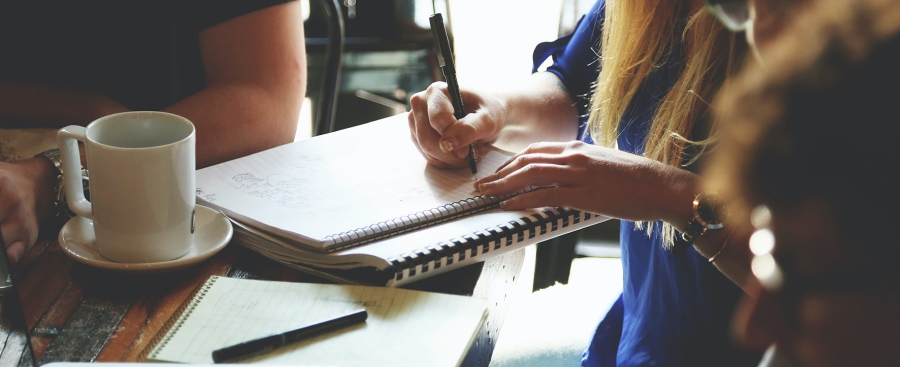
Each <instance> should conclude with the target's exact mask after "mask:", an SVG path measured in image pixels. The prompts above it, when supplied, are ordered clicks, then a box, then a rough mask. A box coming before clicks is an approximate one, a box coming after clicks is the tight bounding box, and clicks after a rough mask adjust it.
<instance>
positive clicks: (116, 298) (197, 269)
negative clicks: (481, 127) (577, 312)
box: [0, 227, 525, 366]
mask: <svg viewBox="0 0 900 367" xmlns="http://www.w3.org/2000/svg"><path fill="white" fill-rule="evenodd" d="M58 231H59V228H58V227H56V228H54V229H51V230H47V231H45V233H43V234H42V237H43V238H45V239H44V240H42V241H38V244H37V245H36V246H35V247H33V248H32V249H31V250H30V251H29V252H28V253H27V254H26V255H25V256H24V258H23V259H22V261H20V263H19V264H18V265H17V266H16V267H15V269H13V272H14V274H16V275H17V279H20V285H19V287H18V288H19V290H18V294H19V295H20V298H21V302H22V307H23V309H24V311H25V312H24V314H25V321H26V323H27V325H28V328H29V330H30V331H31V344H32V346H33V349H34V354H35V358H37V359H38V364H44V363H49V362H55V361H91V362H93V361H96V362H115V361H142V360H143V359H144V356H146V354H147V352H148V350H147V349H148V348H147V345H148V343H149V342H150V340H151V339H153V337H154V336H155V335H156V334H157V333H158V332H159V331H160V328H161V327H162V326H163V324H165V323H166V321H167V320H168V319H169V318H170V317H172V314H173V313H174V312H175V310H176V309H177V308H178V307H179V306H180V305H181V304H182V303H183V302H185V300H186V299H187V297H188V296H189V295H190V294H191V292H192V291H193V290H194V289H195V288H196V287H197V286H198V285H200V284H202V283H203V282H205V281H206V279H207V278H209V277H210V276H212V275H220V276H228V277H234V278H251V279H266V280H282V281H291V282H314V283H329V281H327V280H324V279H321V278H318V277H315V276H311V275H308V274H304V273H301V272H299V271H296V270H293V269H290V268H287V267H285V266H283V265H281V264H279V263H276V262H274V261H272V260H269V259H267V258H265V257H263V256H261V255H258V254H256V253H254V252H252V251H249V250H247V249H245V248H243V247H241V246H239V245H237V244H234V243H232V244H229V245H228V246H227V247H226V248H225V249H224V250H223V251H222V252H220V253H219V254H217V255H215V256H214V257H212V258H211V259H209V260H207V261H206V262H204V263H202V264H199V265H197V266H194V267H192V268H188V269H183V270H178V271H174V272H170V273H163V274H144V275H141V274H125V273H114V272H109V271H106V270H101V269H95V268H91V267H89V266H86V265H83V264H80V263H77V262H75V261H73V260H72V259H71V258H69V257H68V256H67V255H66V254H65V253H63V251H62V250H61V249H60V247H59V244H58V243H57V241H56V239H55V237H56V234H57V233H58ZM524 258H525V255H524V249H520V250H516V251H513V252H510V253H507V254H504V255H501V256H496V257H493V258H491V259H488V260H487V261H486V262H485V263H481V264H475V265H471V266H468V267H465V268H460V269H457V270H454V271H451V272H448V273H445V274H441V275H438V276H434V277H432V278H428V279H425V280H423V281H420V282H418V283H414V284H412V285H410V286H408V287H407V288H409V289H416V290H424V291H433V292H441V293H450V294H459V295H471V296H474V297H481V298H486V299H487V300H488V301H489V306H488V311H489V316H488V319H487V321H486V323H485V325H484V327H483V328H482V330H480V331H479V334H478V337H477V338H476V340H475V344H474V345H473V346H472V348H471V349H470V351H469V353H468V355H467V356H466V358H465V360H464V362H463V366H487V365H488V364H489V363H490V360H491V354H492V352H493V350H494V345H495V344H496V337H497V335H498V334H499V332H500V327H501V326H502V325H503V317H504V315H505V312H506V308H507V306H508V302H509V299H510V297H507V294H508V293H509V292H511V291H512V289H513V288H514V287H515V283H516V281H517V276H518V274H519V271H520V270H521V267H522V262H523V261H524ZM4 307H5V308H7V309H8V307H6V305H4ZM3 314H4V316H2V317H0V366H13V365H16V364H17V363H18V364H19V365H22V366H29V364H28V362H29V361H27V360H20V358H22V356H23V355H25V356H27V353H26V354H23V351H24V346H25V344H24V342H25V336H24V333H23V332H22V331H21V330H15V328H11V325H12V324H11V320H10V319H9V318H8V317H7V316H6V314H7V312H4V313H3Z"/></svg>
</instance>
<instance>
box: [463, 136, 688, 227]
mask: <svg viewBox="0 0 900 367" xmlns="http://www.w3.org/2000/svg"><path fill="white" fill-rule="evenodd" d="M696 180H698V178H697V176H696V175H694V174H692V173H690V172H687V171H685V170H682V169H678V168H674V167H672V166H668V165H665V164H662V163H660V162H657V161H653V160H650V159H648V158H644V157H641V156H637V155H634V154H630V153H626V152H622V151H619V150H615V149H610V148H605V147H600V146H596V145H590V144H586V143H583V142H580V141H574V142H569V143H536V144H532V145H531V146H529V147H528V148H527V149H525V150H524V151H522V152H521V153H519V154H517V155H516V156H515V157H513V158H511V159H510V160H509V161H507V162H506V163H504V164H503V165H502V166H500V168H499V169H498V170H497V172H496V173H495V174H493V175H491V176H488V177H485V178H483V179H481V180H478V181H477V182H475V189H476V190H478V191H480V192H481V193H482V194H485V195H502V194H508V193H513V192H516V191H519V190H521V189H524V188H526V187H529V186H534V187H546V188H545V189H541V190H535V191H532V192H529V193H526V194H522V195H518V196H516V197H513V198H510V199H507V200H506V201H504V202H502V203H501V206H502V207H503V208H504V209H506V210H520V209H527V208H538V207H545V206H560V207H567V208H573V209H579V210H584V211H588V212H591V213H598V214H601V215H605V216H610V217H615V218H621V219H627V220H632V221H656V220H665V221H670V220H677V219H680V218H683V217H684V216H685V213H684V211H685V210H684V209H683V208H682V207H686V205H684V203H685V202H690V201H691V200H692V198H693V196H692V195H693V192H694V191H693V190H694V186H695V185H696V182H695V181H696Z"/></svg>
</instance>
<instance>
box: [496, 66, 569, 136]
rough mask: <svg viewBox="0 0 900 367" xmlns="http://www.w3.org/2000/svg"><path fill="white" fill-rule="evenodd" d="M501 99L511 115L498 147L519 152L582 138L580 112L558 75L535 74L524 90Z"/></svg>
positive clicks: (511, 91) (507, 118)
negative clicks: (531, 147) (540, 144)
mask: <svg viewBox="0 0 900 367" xmlns="http://www.w3.org/2000/svg"><path fill="white" fill-rule="evenodd" d="M497 96H498V97H499V98H500V99H501V100H503V101H504V103H506V105H507V106H506V107H507V108H506V111H508V112H507V113H508V115H507V116H506V118H505V121H506V123H505V125H504V126H503V129H502V130H501V131H500V134H499V135H498V136H497V140H496V141H495V142H494V144H495V145H497V146H499V147H502V148H504V149H507V150H512V151H519V150H522V149H524V148H525V147H527V146H528V144H531V143H535V142H541V141H571V140H575V139H578V123H579V122H578V110H577V109H576V108H575V105H574V103H573V102H572V99H571V98H570V97H569V94H568V93H567V92H566V90H565V89H564V88H563V87H562V82H561V81H560V80H559V78H557V77H556V75H554V74H552V73H546V72H545V73H537V74H534V75H532V76H531V78H529V80H527V81H526V82H525V84H524V85H523V86H522V87H521V88H515V89H509V90H507V91H504V92H498V93H497Z"/></svg>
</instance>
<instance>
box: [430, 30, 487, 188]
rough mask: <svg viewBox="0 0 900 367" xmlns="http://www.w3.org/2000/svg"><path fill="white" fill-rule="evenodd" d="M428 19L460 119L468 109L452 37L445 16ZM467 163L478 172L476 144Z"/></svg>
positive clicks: (472, 147) (456, 112)
mask: <svg viewBox="0 0 900 367" xmlns="http://www.w3.org/2000/svg"><path fill="white" fill-rule="evenodd" d="M428 20H429V21H430V22H431V35H432V36H433V37H434V44H435V46H436V47H437V51H438V52H437V55H438V65H440V66H441V72H443V73H444V79H445V80H446V81H447V89H448V90H449V92H450V100H451V101H452V102H453V116H454V117H456V119H457V120H459V119H461V118H463V117H465V116H466V109H465V107H463V102H462V95H460V93H459V82H457V81H456V67H455V64H454V63H453V51H452V50H450V38H449V37H448V36H447V28H445V27H444V17H443V16H442V15H441V14H440V13H437V14H432V15H431V17H429V18H428ZM466 163H468V164H469V169H470V170H472V174H473V175H474V174H476V173H478V168H477V167H476V164H477V163H478V161H477V160H476V159H475V145H474V144H469V153H468V154H467V155H466Z"/></svg>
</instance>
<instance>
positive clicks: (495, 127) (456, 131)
mask: <svg viewBox="0 0 900 367" xmlns="http://www.w3.org/2000/svg"><path fill="white" fill-rule="evenodd" d="M460 95H461V96H462V99H463V104H464V105H465V106H466V110H467V111H466V112H467V113H468V115H466V117H464V118H463V119H461V120H457V119H456V118H455V117H454V116H453V103H452V102H451V100H450V93H449V92H448V89H447V83H444V82H437V83H434V84H432V85H431V86H429V87H428V89H426V90H425V91H422V92H419V93H416V94H415V95H413V96H412V98H411V99H410V101H409V103H410V105H411V106H412V111H411V112H410V113H409V131H410V134H411V135H412V140H413V143H414V144H415V145H416V147H417V148H418V149H419V152H421V153H422V155H423V156H424V157H425V159H426V160H427V161H428V163H431V164H432V165H434V166H436V167H439V168H449V167H467V166H468V164H467V163H466V159H465V158H466V154H468V146H469V144H473V143H474V144H475V156H476V157H477V158H481V157H482V156H483V155H484V154H483V150H482V149H483V145H484V144H485V143H487V142H491V141H493V140H494V139H495V138H496V137H497V134H498V133H499V131H500V129H501V128H502V126H503V119H504V117H505V116H506V108H505V104H504V103H503V102H502V101H501V100H500V99H499V98H497V97H496V96H493V95H491V94H487V93H479V92H473V91H471V90H466V89H461V90H460Z"/></svg>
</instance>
